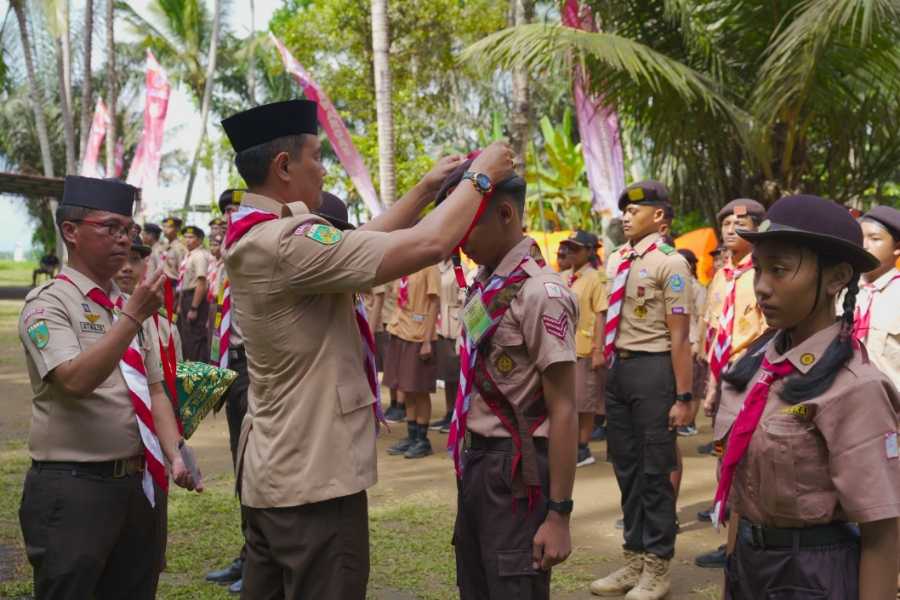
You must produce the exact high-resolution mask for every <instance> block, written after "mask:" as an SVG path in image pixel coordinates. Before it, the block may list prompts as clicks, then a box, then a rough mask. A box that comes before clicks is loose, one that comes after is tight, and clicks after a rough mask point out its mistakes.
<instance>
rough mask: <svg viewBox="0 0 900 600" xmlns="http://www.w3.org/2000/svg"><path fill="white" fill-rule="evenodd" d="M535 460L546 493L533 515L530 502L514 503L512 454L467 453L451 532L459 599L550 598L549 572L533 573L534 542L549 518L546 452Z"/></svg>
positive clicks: (469, 451)
mask: <svg viewBox="0 0 900 600" xmlns="http://www.w3.org/2000/svg"><path fill="white" fill-rule="evenodd" d="M537 457H538V467H539V472H540V475H541V487H542V490H541V491H542V494H541V498H540V500H538V503H537V506H535V507H534V509H533V510H532V511H531V512H529V511H528V502H527V500H525V499H524V498H523V499H519V500H516V501H514V500H513V496H512V491H511V490H512V487H511V477H510V474H511V468H510V467H511V464H512V459H513V454H512V453H511V452H502V451H494V450H467V451H466V463H465V465H466V466H465V470H464V471H463V477H462V480H461V481H460V482H459V483H458V489H459V493H458V508H457V513H456V526H455V527H454V530H453V545H454V547H455V550H456V584H457V586H459V597H460V599H461V600H510V599H512V598H515V599H516V600H543V599H545V598H546V599H549V598H550V571H535V570H534V569H533V568H532V540H533V539H534V536H535V534H536V533H537V530H538V528H539V527H540V526H541V523H543V522H544V519H545V518H546V517H547V506H546V502H547V498H548V497H549V487H548V486H549V467H548V464H547V451H546V449H540V448H539V449H538V452H537Z"/></svg>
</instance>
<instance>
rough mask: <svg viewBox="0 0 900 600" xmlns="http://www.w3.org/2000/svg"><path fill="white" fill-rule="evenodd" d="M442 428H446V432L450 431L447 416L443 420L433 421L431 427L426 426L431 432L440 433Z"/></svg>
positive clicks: (448, 417)
mask: <svg viewBox="0 0 900 600" xmlns="http://www.w3.org/2000/svg"><path fill="white" fill-rule="evenodd" d="M444 427H446V428H447V431H450V415H447V416H446V417H444V418H443V419H439V420H437V421H434V422H433V423H432V424H431V425H429V426H428V429H430V430H431V431H441V430H442V429H444Z"/></svg>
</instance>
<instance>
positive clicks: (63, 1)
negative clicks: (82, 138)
mask: <svg viewBox="0 0 900 600" xmlns="http://www.w3.org/2000/svg"><path fill="white" fill-rule="evenodd" d="M43 7H44V11H45V15H44V16H45V19H46V22H47V26H48V30H49V33H50V35H51V36H52V37H53V44H54V46H55V48H56V73H57V77H58V78H59V108H60V112H61V115H62V120H63V137H64V140H65V144H66V173H67V174H72V173H75V172H76V170H77V164H76V159H75V155H76V153H77V151H76V142H75V120H74V118H73V116H72V109H73V106H72V68H71V64H72V61H71V39H70V35H69V29H70V27H69V2H68V0H47V1H45V2H44V4H43ZM83 112H85V109H83Z"/></svg>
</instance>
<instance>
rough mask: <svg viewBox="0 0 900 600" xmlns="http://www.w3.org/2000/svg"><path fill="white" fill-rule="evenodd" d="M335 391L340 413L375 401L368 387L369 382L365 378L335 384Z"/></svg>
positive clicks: (344, 413) (349, 411)
mask: <svg viewBox="0 0 900 600" xmlns="http://www.w3.org/2000/svg"><path fill="white" fill-rule="evenodd" d="M337 392H338V401H339V402H340V404H341V414H342V415H346V414H349V413H352V412H353V411H356V410H359V409H360V408H365V407H367V406H371V405H372V404H374V403H375V397H374V396H373V395H372V390H371V389H369V384H368V383H367V382H366V381H365V380H362V381H353V382H347V383H342V384H340V385H338V386H337Z"/></svg>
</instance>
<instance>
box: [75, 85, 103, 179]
mask: <svg viewBox="0 0 900 600" xmlns="http://www.w3.org/2000/svg"><path fill="white" fill-rule="evenodd" d="M108 126H109V110H107V108H106V104H104V102H103V99H102V98H98V99H97V108H95V109H94V119H93V121H91V130H90V133H88V139H87V146H85V149H84V158H83V159H82V161H81V174H82V175H84V176H85V177H100V171H99V170H98V169H97V160H98V158H99V156H100V146H101V145H102V144H103V138H104V137H106V128H107V127H108Z"/></svg>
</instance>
